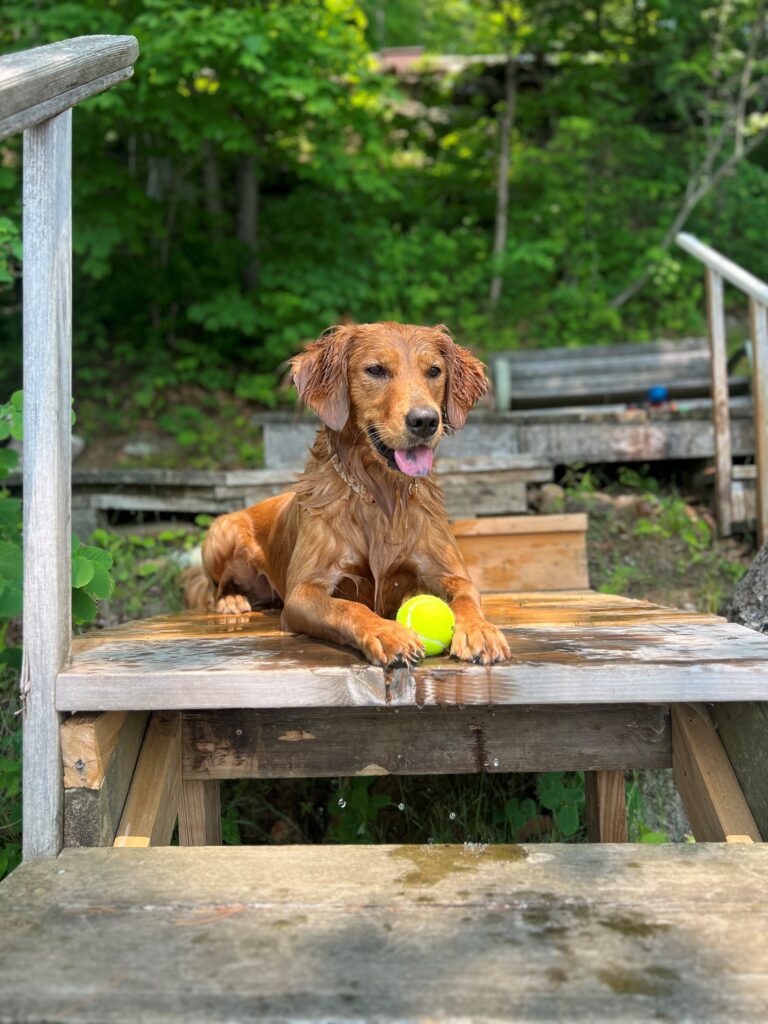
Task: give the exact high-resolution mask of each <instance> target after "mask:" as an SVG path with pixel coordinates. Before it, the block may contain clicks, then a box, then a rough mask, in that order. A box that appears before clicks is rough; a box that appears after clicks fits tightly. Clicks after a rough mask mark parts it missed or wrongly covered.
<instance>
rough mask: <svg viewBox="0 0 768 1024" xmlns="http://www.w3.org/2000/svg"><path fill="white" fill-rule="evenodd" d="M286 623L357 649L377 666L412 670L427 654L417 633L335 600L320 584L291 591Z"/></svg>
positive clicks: (287, 626)
mask: <svg viewBox="0 0 768 1024" xmlns="http://www.w3.org/2000/svg"><path fill="white" fill-rule="evenodd" d="M282 624H283V628H284V629H288V630H291V631H292V632H294V633H306V634H307V635H308V636H314V637H318V638H319V639H321V640H330V641H332V642H333V643H337V644H349V645H351V646H352V647H357V648H358V650H360V651H362V652H363V654H364V655H365V657H366V658H367V659H368V661H370V662H371V663H372V664H373V665H382V666H385V667H387V668H396V667H403V666H408V667H412V666H414V665H416V664H417V663H418V662H419V661H420V660H421V659H422V658H423V657H424V653H425V652H424V645H423V643H422V642H421V640H420V639H419V638H418V637H417V636H416V634H415V633H414V632H413V630H411V629H406V628H405V626H401V625H400V624H399V623H397V622H392V621H391V620H390V619H383V618H382V617H381V616H380V615H377V614H376V613H375V612H372V611H371V610H370V608H367V607H366V606H365V605H364V604H359V603H358V602H357V601H346V600H344V599H343V598H339V597H331V595H330V594H328V593H327V592H326V591H325V590H323V588H322V587H320V586H318V585H317V584H316V583H307V582H304V583H299V584H298V585H296V586H295V587H293V588H292V589H291V591H290V592H289V593H288V595H287V596H286V599H285V606H284V608H283V617H282Z"/></svg>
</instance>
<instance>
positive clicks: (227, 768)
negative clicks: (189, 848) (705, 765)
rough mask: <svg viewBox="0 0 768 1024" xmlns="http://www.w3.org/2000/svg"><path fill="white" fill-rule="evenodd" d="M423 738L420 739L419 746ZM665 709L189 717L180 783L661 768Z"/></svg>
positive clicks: (666, 734) (666, 756) (667, 745)
mask: <svg viewBox="0 0 768 1024" xmlns="http://www.w3.org/2000/svg"><path fill="white" fill-rule="evenodd" d="M426 738H428V740H429V741H428V742H427V739H426ZM671 764H672V748H671V742H670V731H669V712H668V709H667V708H665V707H658V706H649V705H640V704H632V705H626V704H621V705H611V706H607V707H591V706H590V707H584V706H563V707H543V708H542V707H511V708H510V707H494V708H487V707H479V708H477V707H475V708H456V707H451V708H423V709H418V708H407V707H404V708H376V709H363V708H354V709H328V710H301V709H295V708H293V709H288V710H283V711H277V712H275V711H255V710H239V709H238V710H228V711H187V712H185V713H184V716H183V740H182V775H183V777H184V779H185V780H188V779H243V778H253V779H265V778H320V777H330V778H333V777H334V776H339V775H439V774H460V773H476V772H488V773H493V772H522V771H527V772H531V771H537V772H548V771H574V770H586V771H589V770H594V769H608V768H668V767H670V766H671Z"/></svg>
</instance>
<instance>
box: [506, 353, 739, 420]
mask: <svg viewBox="0 0 768 1024" xmlns="http://www.w3.org/2000/svg"><path fill="white" fill-rule="evenodd" d="M489 364H490V367H491V370H492V373H493V381H494V391H495V400H496V409H497V410H498V411H499V412H505V411H506V410H508V409H510V408H512V409H531V408H543V407H546V406H561V407H562V406H568V405H601V404H605V403H609V402H644V401H645V400H646V397H647V393H648V391H649V389H650V388H652V387H657V386H662V387H665V388H666V389H667V391H668V393H669V397H670V398H703V397H708V396H709V393H710V386H711V367H710V352H709V342H708V341H707V339H706V338H681V339H678V340H665V341H647V342H634V343H629V344H623V345H592V346H586V347H579V348H544V349H519V350H517V351H513V352H496V353H493V355H491V356H490V358H489ZM729 384H730V388H731V391H732V393H734V394H743V393H745V392H746V391H747V389H748V386H749V380H748V378H747V377H740V376H732V377H731V378H730V380H729Z"/></svg>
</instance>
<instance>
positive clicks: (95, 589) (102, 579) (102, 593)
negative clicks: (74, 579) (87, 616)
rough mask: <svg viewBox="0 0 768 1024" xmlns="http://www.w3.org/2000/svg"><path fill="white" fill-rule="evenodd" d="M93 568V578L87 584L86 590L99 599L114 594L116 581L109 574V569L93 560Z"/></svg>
mask: <svg viewBox="0 0 768 1024" xmlns="http://www.w3.org/2000/svg"><path fill="white" fill-rule="evenodd" d="M90 565H91V566H92V568H93V579H92V580H91V581H90V583H88V584H87V585H86V587H85V588H84V589H85V592H86V593H87V594H89V595H90V596H91V597H93V598H96V599H98V600H105V599H106V598H108V597H111V596H112V592H113V590H114V589H115V583H114V580H113V579H112V577H111V576H110V575H109V570H108V569H106V568H105V567H104V566H103V565H99V564H98V562H91V563H90Z"/></svg>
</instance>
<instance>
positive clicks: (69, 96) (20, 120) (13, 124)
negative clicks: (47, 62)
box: [0, 58, 133, 139]
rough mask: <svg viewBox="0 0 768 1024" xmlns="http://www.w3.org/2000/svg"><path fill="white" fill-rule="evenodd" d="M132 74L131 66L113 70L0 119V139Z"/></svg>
mask: <svg viewBox="0 0 768 1024" xmlns="http://www.w3.org/2000/svg"><path fill="white" fill-rule="evenodd" d="M0 59H2V58H0ZM132 75H133V68H124V69H123V70H122V71H115V72H114V73H113V74H111V75H104V77H103V78H97V79H96V80H95V81H93V82H88V83H87V84H85V85H79V86H78V87H77V88H76V89H69V90H68V91H67V92H62V93H59V95H58V96H54V97H53V98H52V99H49V100H45V102H43V103H38V104H36V105H35V106H34V107H27V108H26V109H25V110H21V111H19V113H18V114H13V115H12V116H11V117H7V118H5V120H3V121H0V139H3V138H6V137H7V136H9V135H15V134H16V133H17V132H22V131H26V129H27V128H32V127H34V125H36V124H40V123H41V122H42V121H46V120H48V119H49V118H51V117H55V116H56V114H60V113H62V111H64V110H69V109H70V108H72V107H75V106H77V104H78V103H80V102H81V101H82V100H86V99H88V98H89V97H90V96H95V95H96V94H97V93H100V92H106V91H107V89H111V88H112V86H113V85H118V84H119V83H120V82H125V81H126V80H127V79H129V78H130V77H131V76H132Z"/></svg>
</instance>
